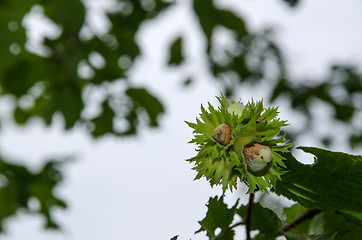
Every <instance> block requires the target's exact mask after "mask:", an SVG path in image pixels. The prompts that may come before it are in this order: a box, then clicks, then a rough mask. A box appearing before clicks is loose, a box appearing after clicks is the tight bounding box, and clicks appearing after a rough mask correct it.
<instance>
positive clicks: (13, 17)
mask: <svg viewBox="0 0 362 240" xmlns="http://www.w3.org/2000/svg"><path fill="white" fill-rule="evenodd" d="M22 2H23V1H16V2H10V1H5V2H4V3H2V5H3V6H2V8H1V10H0V11H1V18H0V20H1V29H3V30H4V31H3V32H6V33H7V34H5V35H6V38H2V39H1V40H0V41H1V42H0V45H1V48H0V56H1V58H0V63H2V62H3V63H4V64H1V67H0V85H1V92H0V94H3V95H5V94H8V95H13V96H14V97H15V100H16V104H17V106H16V107H15V108H14V112H13V115H14V119H15V120H16V122H17V123H18V124H25V123H27V122H28V121H29V120H30V119H31V118H33V117H40V118H42V119H43V120H44V121H45V123H46V124H47V125H50V124H51V122H52V118H53V116H54V114H55V113H60V114H61V115H62V116H63V117H64V121H65V128H66V129H70V128H72V127H74V126H75V124H86V126H90V128H89V130H90V131H89V132H90V133H92V134H93V136H94V137H100V136H103V135H105V134H108V133H111V134H114V135H129V134H135V133H136V132H137V127H138V118H140V114H142V113H143V112H146V114H147V115H148V121H149V122H148V125H149V126H151V127H154V126H157V125H158V116H159V115H160V114H161V113H163V107H162V105H161V103H160V102H159V101H158V99H157V98H156V97H154V96H152V95H151V94H150V93H149V92H147V90H146V89H141V88H140V89H139V90H135V88H133V87H132V86H131V85H130V84H127V88H126V89H125V91H123V92H122V91H119V92H117V93H114V92H112V93H111V91H110V89H111V88H110V87H109V86H108V85H109V84H111V83H112V82H117V81H127V80H120V79H122V78H127V70H128V69H129V67H130V66H131V65H132V64H133V61H134V59H135V58H136V57H137V56H139V54H140V50H139V47H138V45H137V43H136V42H135V35H136V33H137V31H138V28H139V26H140V25H141V24H142V22H144V21H146V20H148V19H151V18H153V17H155V16H157V14H159V13H160V12H161V11H162V10H164V9H165V8H167V6H168V5H169V4H166V3H164V2H162V1H155V5H154V6H153V8H149V7H148V8H147V6H144V5H142V4H141V2H140V1H133V2H127V4H130V5H129V7H130V8H129V9H131V11H130V12H127V14H125V12H123V11H124V10H120V11H115V12H112V13H110V14H108V17H109V19H110V21H111V23H112V24H113V27H112V28H111V30H110V31H109V33H107V34H106V35H104V36H93V37H91V38H90V39H84V38H80V30H81V28H82V27H84V24H85V23H84V21H85V14H86V9H85V7H84V5H83V3H82V2H81V1H79V0H77V1H72V0H65V1H46V2H41V3H39V2H38V1H30V2H29V1H26V2H27V3H26V4H23V3H22ZM18 3H19V5H18ZM20 3H22V4H20ZM35 3H38V4H39V5H38V7H41V8H42V9H43V10H44V14H45V15H46V16H47V17H48V18H49V19H50V20H52V21H54V22H55V23H56V24H58V25H59V26H60V27H61V30H62V31H61V34H60V36H59V37H58V38H56V39H48V38H45V39H44V43H43V47H45V48H46V49H47V53H46V54H45V55H44V56H39V55H37V54H34V53H29V52H26V51H21V52H19V53H17V55H16V54H14V53H13V54H11V53H9V46H11V44H14V43H16V44H17V46H18V47H19V48H21V49H23V48H24V47H25V39H26V38H25V31H24V28H23V27H22V26H21V25H20V23H21V21H22V18H23V17H24V15H25V14H26V13H27V12H28V11H29V10H30V9H31V7H32V6H33V4H35ZM2 13H4V14H2ZM2 47H4V48H2ZM92 54H98V55H99V56H100V57H102V58H103V59H104V61H105V64H104V66H93V65H92V63H91V61H90V58H91V55H92ZM15 55H16V56H15ZM120 58H123V59H126V61H129V64H128V66H124V65H122V64H119V59H120ZM127 59H128V60H127ZM82 64H83V65H84V64H85V65H86V66H88V67H89V68H90V69H91V71H92V72H93V73H94V74H91V75H90V76H82V75H80V74H79V67H80V66H81V65H82ZM84 78H86V79H84ZM95 87H99V88H101V89H103V90H104V91H105V92H106V99H105V100H104V101H103V102H100V103H99V104H100V105H101V106H102V107H104V109H103V111H102V112H103V113H104V114H105V115H106V116H101V115H100V116H97V117H84V116H83V115H82V112H83V111H84V109H85V108H86V107H87V101H88V99H90V98H92V95H89V91H88V92H87V94H86V90H89V89H92V88H95ZM34 92H36V94H34ZM24 98H26V99H29V101H28V102H29V103H30V106H28V105H27V106H26V107H24V106H23V105H21V100H22V99H24ZM112 101H120V102H122V104H123V105H125V106H127V107H124V108H119V107H115V106H114V104H113V105H112V104H104V103H105V102H108V103H109V102H112ZM111 118H112V119H111ZM119 120H123V121H125V122H127V123H128V126H129V128H128V129H125V130H123V131H118V130H117V129H115V128H114V127H113V124H111V125H108V126H107V127H105V125H107V124H109V123H110V122H114V121H119ZM145 121H147V119H145Z"/></svg>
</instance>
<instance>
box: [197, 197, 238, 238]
mask: <svg viewBox="0 0 362 240" xmlns="http://www.w3.org/2000/svg"><path fill="white" fill-rule="evenodd" d="M237 205H238V201H237V202H236V203H235V205H234V206H233V207H231V208H228V206H227V205H226V204H225V203H224V198H223V197H219V198H218V197H217V196H216V197H213V198H210V199H209V203H208V204H207V208H208V210H207V213H206V217H205V218H204V219H203V220H201V221H199V223H200V225H201V228H200V229H199V230H197V231H196V233H199V232H202V231H206V235H207V236H208V237H209V239H210V240H212V239H216V237H217V236H216V235H215V230H216V229H217V228H220V229H221V232H220V233H219V234H218V236H222V238H219V239H223V240H232V239H233V236H234V230H232V229H231V228H230V224H231V223H232V221H233V219H234V215H235V213H236V208H237Z"/></svg>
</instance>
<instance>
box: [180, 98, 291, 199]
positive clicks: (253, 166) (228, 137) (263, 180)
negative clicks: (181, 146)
mask: <svg viewBox="0 0 362 240" xmlns="http://www.w3.org/2000/svg"><path fill="white" fill-rule="evenodd" d="M217 98H218V100H219V102H220V107H218V108H217V109H215V108H214V107H213V106H212V105H211V104H210V103H209V104H208V110H206V109H205V108H204V107H203V106H201V113H200V118H196V123H191V122H186V123H187V124H188V125H189V126H190V127H191V128H193V129H194V131H193V133H194V138H193V139H192V140H191V141H190V142H191V143H195V144H196V145H197V146H198V148H197V150H196V151H197V155H196V156H195V157H193V158H190V159H188V161H189V162H190V163H193V164H194V165H195V166H194V168H193V169H194V170H196V171H197V175H196V178H195V179H199V178H201V177H206V179H207V180H208V181H209V182H210V184H211V186H213V185H219V184H221V185H222V188H223V191H226V189H230V190H233V189H234V188H236V187H237V184H238V182H244V183H246V184H247V185H248V186H249V191H248V192H254V191H255V190H258V189H260V190H262V191H265V192H267V191H268V188H272V187H273V186H274V185H275V184H276V181H277V180H278V179H280V175H282V174H283V173H284V172H285V171H286V168H285V165H284V163H283V160H284V158H283V157H282V155H281V154H280V152H286V151H288V148H289V147H291V146H292V144H290V143H288V142H287V141H286V140H285V137H284V136H280V135H279V133H280V129H281V127H283V126H286V125H287V124H286V121H282V120H280V119H279V118H278V117H277V116H278V111H277V108H264V107H263V102H262V101H259V102H254V101H251V102H248V103H247V104H246V105H244V104H243V103H241V102H235V101H231V102H229V101H228V100H227V99H226V98H225V97H224V96H221V97H217Z"/></svg>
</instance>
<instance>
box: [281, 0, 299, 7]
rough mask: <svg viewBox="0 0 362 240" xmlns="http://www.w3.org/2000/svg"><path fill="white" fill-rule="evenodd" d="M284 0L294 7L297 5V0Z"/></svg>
mask: <svg viewBox="0 0 362 240" xmlns="http://www.w3.org/2000/svg"><path fill="white" fill-rule="evenodd" d="M284 2H286V3H287V4H288V5H289V6H291V7H295V6H297V5H298V3H299V0H284Z"/></svg>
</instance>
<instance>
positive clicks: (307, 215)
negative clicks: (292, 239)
mask: <svg viewBox="0 0 362 240" xmlns="http://www.w3.org/2000/svg"><path fill="white" fill-rule="evenodd" d="M320 212H322V210H320V209H311V210H308V211H306V212H305V213H304V214H303V215H301V216H299V217H297V218H295V219H294V220H293V222H291V223H290V224H288V225H285V226H284V227H283V231H284V232H289V231H290V230H291V229H293V228H294V227H295V226H297V225H298V224H300V223H301V222H304V221H305V220H308V219H311V218H313V217H314V216H315V215H317V214H318V213H320Z"/></svg>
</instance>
